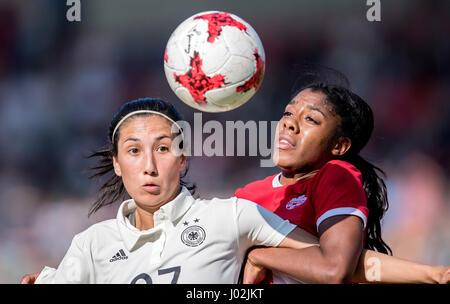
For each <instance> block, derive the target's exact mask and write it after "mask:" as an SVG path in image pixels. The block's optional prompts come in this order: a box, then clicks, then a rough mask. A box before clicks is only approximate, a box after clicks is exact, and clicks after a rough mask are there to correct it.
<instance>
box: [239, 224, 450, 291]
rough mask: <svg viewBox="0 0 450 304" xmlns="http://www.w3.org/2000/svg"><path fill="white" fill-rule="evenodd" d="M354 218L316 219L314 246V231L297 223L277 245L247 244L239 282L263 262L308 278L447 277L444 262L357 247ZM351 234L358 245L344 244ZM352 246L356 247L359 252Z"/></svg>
mask: <svg viewBox="0 0 450 304" xmlns="http://www.w3.org/2000/svg"><path fill="white" fill-rule="evenodd" d="M355 220H356V223H355ZM357 220H358V219H357V218H356V217H353V216H339V217H338V216H336V217H333V218H330V219H328V220H326V221H324V222H323V223H322V225H325V226H322V225H321V227H320V231H319V232H322V233H321V236H320V247H318V246H314V245H317V238H316V237H315V236H313V235H311V234H309V233H308V232H306V231H304V230H302V229H298V228H297V229H295V230H294V231H292V232H291V233H290V234H289V235H288V237H287V238H286V239H285V240H283V242H282V243H281V244H280V247H278V248H257V249H254V250H252V251H251V252H250V254H249V263H247V265H246V271H247V268H248V269H249V272H248V274H249V275H247V274H245V275H244V283H252V282H253V283H255V282H258V280H259V279H260V278H261V275H260V274H259V273H258V272H259V271H264V268H268V269H272V270H277V271H280V272H284V273H287V274H289V275H291V276H293V277H294V278H296V279H298V280H301V281H303V282H313V283H324V282H327V283H340V282H350V281H351V282H354V283H403V284H408V283H444V284H448V283H449V282H450V267H448V266H430V265H425V264H420V263H415V262H411V261H407V260H404V259H400V258H397V257H393V256H389V255H387V254H383V253H379V252H376V251H373V250H361V249H360V247H359V246H360V245H361V246H362V239H360V238H359V237H358V229H360V230H359V231H362V227H361V226H360V227H359V228H358V224H357V223H358V221H357ZM350 221H351V222H350ZM359 225H361V224H359ZM344 236H345V237H344ZM349 236H350V237H349ZM360 237H361V235H360ZM351 239H353V240H354V242H355V244H358V246H355V244H349V242H351ZM311 246H312V247H311ZM289 247H290V248H289ZM358 252H361V254H360V255H359V256H358ZM250 263H252V264H250ZM252 272H253V273H252ZM255 278H258V279H255Z"/></svg>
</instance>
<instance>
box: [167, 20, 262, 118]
mask: <svg viewBox="0 0 450 304" xmlns="http://www.w3.org/2000/svg"><path fill="white" fill-rule="evenodd" d="M265 61H266V58H265V54H264V49H263V46H262V43H261V40H260V39H259V37H258V34H257V33H256V31H255V30H254V29H253V28H252V27H251V26H250V25H249V24H248V23H247V22H245V21H244V20H242V19H241V18H239V17H238V16H236V15H233V14H230V13H226V12H219V11H210V12H203V13H198V14H196V15H194V16H192V17H190V18H188V19H187V20H185V21H184V22H183V23H181V24H180V25H179V26H178V27H177V28H176V29H175V31H174V32H173V33H172V35H171V36H170V38H169V41H168V42H167V46H166V50H165V53H164V71H165V74H166V77H167V80H168V82H169V85H170V87H171V88H172V90H173V91H174V92H175V94H176V95H177V96H178V97H179V98H180V99H181V100H182V101H183V102H184V103H186V104H188V105H190V106H191V107H193V108H195V109H198V110H201V111H205V112H224V111H230V110H233V109H235V108H237V107H239V106H241V105H243V104H244V103H246V102H247V101H248V100H249V99H250V98H251V97H252V96H253V95H254V94H255V92H256V90H257V89H258V87H259V86H260V84H261V81H262V79H263V76H264V68H265Z"/></svg>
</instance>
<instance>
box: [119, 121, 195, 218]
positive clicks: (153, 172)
mask: <svg viewBox="0 0 450 304" xmlns="http://www.w3.org/2000/svg"><path fill="white" fill-rule="evenodd" d="M119 132H120V133H119V136H118V138H119V139H118V142H117V156H115V157H114V158H113V164H114V171H115V172H116V174H117V175H118V176H121V177H122V181H123V184H124V186H125V189H126V190H127V192H128V194H129V195H130V196H131V197H132V198H133V199H134V200H135V201H136V203H137V204H139V205H141V207H143V208H147V209H148V210H157V209H158V208H159V207H160V206H162V205H164V204H165V203H167V202H169V201H171V200H172V199H173V198H175V196H176V194H177V193H178V190H179V186H180V171H182V170H183V169H184V168H185V165H186V157H185V156H184V155H181V156H178V157H177V156H176V155H175V153H173V151H172V141H173V140H174V139H175V137H176V136H177V134H174V133H172V132H171V124H170V122H169V121H168V120H166V119H165V118H163V117H161V116H158V115H150V116H149V115H146V116H135V117H130V118H129V119H127V120H126V121H125V122H124V124H123V125H122V126H120V129H119Z"/></svg>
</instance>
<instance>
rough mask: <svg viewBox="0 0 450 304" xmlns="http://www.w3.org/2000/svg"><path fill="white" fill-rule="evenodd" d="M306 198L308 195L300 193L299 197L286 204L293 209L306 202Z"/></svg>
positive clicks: (288, 208)
mask: <svg viewBox="0 0 450 304" xmlns="http://www.w3.org/2000/svg"><path fill="white" fill-rule="evenodd" d="M306 199H307V197H306V196H305V195H300V196H299V197H297V198H293V199H291V200H290V201H289V202H288V203H287V204H286V209H287V210H292V209H294V208H295V207H298V206H301V205H303V203H304V202H306Z"/></svg>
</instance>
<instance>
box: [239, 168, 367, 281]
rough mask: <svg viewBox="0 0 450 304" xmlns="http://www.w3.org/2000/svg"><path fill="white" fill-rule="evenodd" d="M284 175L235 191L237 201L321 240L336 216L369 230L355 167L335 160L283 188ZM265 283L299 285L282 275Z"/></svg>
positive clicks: (358, 175)
mask: <svg viewBox="0 0 450 304" xmlns="http://www.w3.org/2000/svg"><path fill="white" fill-rule="evenodd" d="M280 175H281V174H277V175H273V176H269V177H267V178H265V179H263V180H259V181H256V182H253V183H250V184H248V185H247V186H245V187H244V188H239V189H237V190H236V193H235V195H236V197H238V198H243V199H247V200H250V201H253V202H255V203H257V204H259V205H261V206H263V207H265V208H266V209H268V210H270V211H272V212H274V213H275V214H277V215H278V216H280V217H281V218H283V219H285V220H289V221H290V222H291V223H293V224H295V225H297V226H299V227H300V228H303V229H305V230H307V231H308V232H310V233H312V234H314V235H316V236H318V227H319V225H320V223H322V222H323V221H324V220H325V219H327V218H329V217H331V216H335V215H355V216H358V217H359V218H361V220H362V221H363V223H364V229H365V228H366V223H367V218H368V216H369V209H368V208H367V200H366V194H365V192H364V188H363V185H362V178H361V172H360V171H359V170H358V169H357V168H356V167H355V166H353V165H352V164H350V163H347V162H344V161H340V160H332V161H329V162H328V163H326V164H325V165H324V166H323V167H322V168H321V169H320V170H319V171H318V172H317V173H316V174H315V175H314V176H313V177H311V178H308V179H304V180H301V181H298V182H296V183H294V184H291V185H286V186H283V185H281V184H280V181H279V178H280ZM265 282H266V283H284V284H286V283H288V284H289V283H299V281H297V280H295V279H293V278H291V277H289V276H288V275H286V274H283V273H276V272H274V273H273V276H272V275H269V277H268V278H266V281H265Z"/></svg>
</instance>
